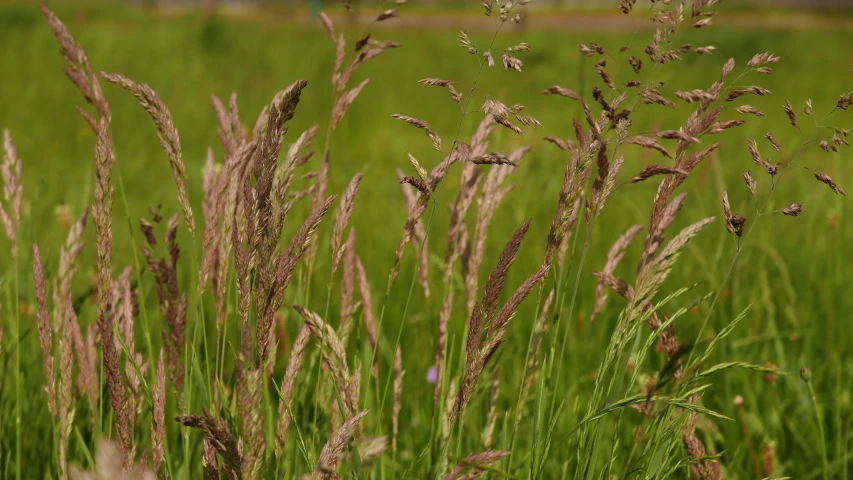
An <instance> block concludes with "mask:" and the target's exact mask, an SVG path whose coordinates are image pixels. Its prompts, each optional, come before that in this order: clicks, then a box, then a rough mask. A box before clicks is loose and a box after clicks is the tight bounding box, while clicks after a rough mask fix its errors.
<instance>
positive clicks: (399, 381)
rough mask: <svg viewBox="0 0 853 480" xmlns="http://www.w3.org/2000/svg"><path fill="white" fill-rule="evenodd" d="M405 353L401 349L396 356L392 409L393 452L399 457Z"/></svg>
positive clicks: (398, 349)
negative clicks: (398, 439) (398, 446)
mask: <svg viewBox="0 0 853 480" xmlns="http://www.w3.org/2000/svg"><path fill="white" fill-rule="evenodd" d="M405 373H406V371H405V370H403V353H402V352H401V351H400V347H399V346H398V347H397V352H396V353H395V354H394V394H393V396H394V399H393V406H392V409H391V451H392V452H393V453H394V456H396V455H397V434H398V433H399V432H400V410H402V408H403V375H404V374H405Z"/></svg>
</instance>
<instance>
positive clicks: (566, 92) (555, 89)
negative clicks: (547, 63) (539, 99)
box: [542, 85, 581, 100]
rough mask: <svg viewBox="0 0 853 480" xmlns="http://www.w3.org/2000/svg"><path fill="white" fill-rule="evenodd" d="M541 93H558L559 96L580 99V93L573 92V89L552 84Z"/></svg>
mask: <svg viewBox="0 0 853 480" xmlns="http://www.w3.org/2000/svg"><path fill="white" fill-rule="evenodd" d="M542 94H543V95H559V96H561V97H566V98H570V99H572V100H580V99H581V97H580V95H578V94H577V93H575V92H574V91H573V90H570V89H568V88H563V87H561V86H559V85H554V86H552V87H550V88H548V89H547V90H543V91H542Z"/></svg>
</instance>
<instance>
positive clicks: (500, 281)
mask: <svg viewBox="0 0 853 480" xmlns="http://www.w3.org/2000/svg"><path fill="white" fill-rule="evenodd" d="M529 227H530V222H529V221H528V222H526V223H525V224H524V225H522V226H521V227H519V228H518V229H517V230H516V231H515V233H513V235H512V237H511V238H510V239H509V241H508V242H507V244H506V246H505V247H504V250H503V252H501V255H500V257H499V259H498V263H497V265H496V266H495V268H494V269H493V270H492V273H491V274H490V275H489V278H488V280H487V281H486V286H485V290H484V293H483V298H482V300H480V302H478V303H477V305H476V306H475V307H474V308H473V310H472V313H471V316H470V319H469V320H468V338H467V340H466V344H465V357H466V360H465V375H464V377H463V379H462V385H461V386H460V387H459V392H458V394H457V395H456V401H455V404H454V406H453V411H452V414H451V418H453V419H455V418H457V417H458V416H459V415H460V414H461V413H462V412H463V411H464V410H465V406H466V405H467V404H468V402H469V401H470V399H471V395H472V394H473V393H474V388H475V387H476V385H477V381H478V380H479V378H480V376H481V374H482V372H483V369H484V368H485V366H486V363H487V362H488V361H489V359H490V358H491V357H492V355H494V353H495V352H496V351H497V349H498V348H499V347H500V345H501V344H502V343H503V341H504V337H505V334H506V326H507V324H508V323H509V321H510V319H511V318H512V317H513V315H515V311H516V309H517V308H518V305H519V304H520V303H521V302H522V301H523V300H524V298H525V297H527V295H528V294H529V293H530V291H531V290H532V289H533V286H534V285H535V284H536V283H539V281H541V280H542V278H544V276H545V274H546V273H547V271H548V266H544V267H542V269H540V270H539V271H538V272H536V273H534V274H533V275H532V276H530V277H529V278H528V279H527V280H525V281H524V283H523V284H522V285H521V286H520V287H519V288H518V289H517V290H516V291H515V293H513V295H512V296H511V297H510V299H509V300H508V301H507V302H506V303H505V304H504V305H503V307H501V308H500V310H498V302H499V300H500V294H501V291H502V290H503V287H504V283H505V282H506V277H507V275H508V273H509V269H510V267H512V264H513V263H515V259H516V255H517V253H518V248H519V247H520V246H521V240H522V239H523V238H524V236H525V234H526V233H527V229H528V228H529Z"/></svg>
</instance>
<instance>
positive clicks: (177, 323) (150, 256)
mask: <svg viewBox="0 0 853 480" xmlns="http://www.w3.org/2000/svg"><path fill="white" fill-rule="evenodd" d="M158 220H159V216H156V215H155V218H154V221H155V223H158ZM179 223H180V222H179V221H178V214H177V213H176V214H175V215H173V216H172V217H171V218H170V219H169V222H168V224H167V226H166V234H165V239H166V246H167V247H168V256H167V257H165V258H157V257H156V254H155V252H154V248H156V247H157V240H156V237H155V235H154V224H151V223H150V222H148V221H147V220H145V219H142V218H140V219H139V224H140V229H141V230H142V233H143V237H145V240H146V242H147V243H148V246H147V247H146V246H143V247H142V253H143V254H144V255H145V259H146V262H147V264H148V271H150V272H151V274H152V275H153V276H154V280H155V281H156V291H157V301H158V302H157V303H158V305H159V307H160V314H161V315H163V318H164V319H165V320H166V325H167V326H168V329H167V330H164V331H163V344H164V347H165V350H166V364H167V366H168V367H169V378H170V380H171V381H172V384H173V385H175V386H176V387H178V388H182V385H183V382H184V380H183V379H184V366H183V362H182V361H181V358H182V354H183V350H184V338H185V330H186V325H187V295H186V293H182V292H180V291H179V288H178V256H179V254H180V248H179V247H178V243H177V233H178V224H179Z"/></svg>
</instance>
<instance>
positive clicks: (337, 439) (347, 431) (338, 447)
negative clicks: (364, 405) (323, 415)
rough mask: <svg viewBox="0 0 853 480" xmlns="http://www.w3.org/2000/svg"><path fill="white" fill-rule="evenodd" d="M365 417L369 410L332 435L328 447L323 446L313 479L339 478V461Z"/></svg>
mask: <svg viewBox="0 0 853 480" xmlns="http://www.w3.org/2000/svg"><path fill="white" fill-rule="evenodd" d="M365 415H367V410H363V411H361V412H359V413H357V414H355V415H353V416H352V418H350V419H348V420H347V421H345V422H344V423H343V424H342V425H341V427H340V428H339V429H338V431H337V432H335V434H334V435H332V437H331V438H330V439H329V441H328V442H327V443H326V445H324V446H323V450H321V451H320V456H319V457H318V459H317V464H316V465H315V466H314V471H313V472H312V473H311V476H312V478H318V479H322V480H327V479H332V478H337V464H338V460H340V458H341V456H342V455H343V452H344V449H345V448H346V447H347V442H348V441H349V438H350V437H352V436H353V434H355V432H356V429H357V428H358V424H359V423H360V422H361V419H362V418H364V416H365Z"/></svg>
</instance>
